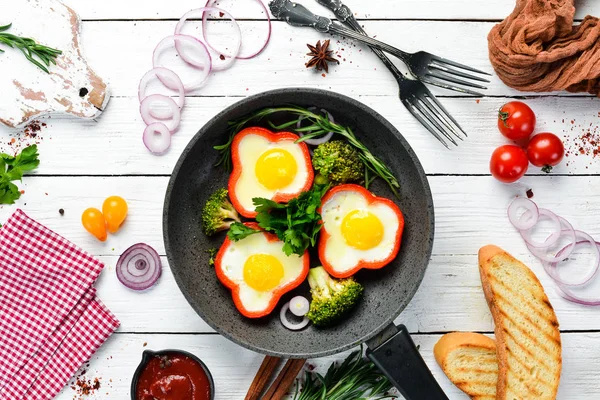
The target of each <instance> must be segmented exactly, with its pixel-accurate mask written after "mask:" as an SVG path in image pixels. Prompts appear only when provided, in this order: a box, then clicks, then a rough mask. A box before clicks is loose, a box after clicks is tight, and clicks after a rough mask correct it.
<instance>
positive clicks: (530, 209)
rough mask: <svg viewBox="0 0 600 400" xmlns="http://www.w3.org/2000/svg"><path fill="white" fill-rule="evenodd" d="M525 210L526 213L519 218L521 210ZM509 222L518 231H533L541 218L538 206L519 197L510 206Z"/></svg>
mask: <svg viewBox="0 0 600 400" xmlns="http://www.w3.org/2000/svg"><path fill="white" fill-rule="evenodd" d="M521 208H524V209H525V212H524V213H523V214H521V216H520V217H517V213H518V211H519V209H521ZM507 212H508V220H509V221H510V223H511V224H512V225H513V226H514V227H515V228H517V229H518V230H520V231H522V230H527V229H531V228H533V227H534V226H535V224H537V222H538V219H539V217H540V213H539V210H538V206H537V204H535V203H534V202H533V201H531V200H529V199H527V198H525V197H517V198H516V199H514V200H513V201H512V203H510V206H508V211H507Z"/></svg>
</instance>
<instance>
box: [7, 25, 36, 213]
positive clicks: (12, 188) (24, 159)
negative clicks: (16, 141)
mask: <svg viewBox="0 0 600 400" xmlns="http://www.w3.org/2000/svg"><path fill="white" fill-rule="evenodd" d="M0 30H1V29H0ZM39 164H40V160H39V159H38V152H37V146H36V145H35V144H34V145H32V146H29V147H26V148H25V149H23V150H22V151H21V153H20V154H18V155H17V156H16V157H13V156H11V155H8V154H5V153H2V154H0V204H13V203H14V202H15V200H17V199H18V198H19V197H21V192H20V191H19V188H18V187H17V185H15V184H14V183H12V182H11V181H20V180H21V178H23V173H24V172H27V171H32V170H34V169H35V168H37V166H38V165H39Z"/></svg>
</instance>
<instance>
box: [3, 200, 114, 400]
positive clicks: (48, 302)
mask: <svg viewBox="0 0 600 400" xmlns="http://www.w3.org/2000/svg"><path fill="white" fill-rule="evenodd" d="M103 267H104V265H103V264H102V263H101V262H100V261H98V260H97V259H95V258H94V257H92V256H91V255H89V254H88V253H86V252H84V251H83V250H81V249H80V248H78V247H77V246H75V245H74V244H72V243H71V242H69V241H68V240H66V239H64V238H63V237H61V236H59V235H57V234H56V233H54V232H52V231H51V230H50V229H48V228H46V227H45V226H43V225H41V224H40V223H38V222H36V221H34V220H32V219H31V218H29V217H28V216H27V215H25V213H24V212H23V211H21V210H17V211H16V212H15V213H14V214H13V215H12V217H10V218H9V220H8V221H7V222H6V224H4V226H3V227H2V228H1V229H0V400H48V399H52V398H53V397H54V396H56V394H58V392H60V390H61V389H62V387H63V386H64V385H65V384H66V383H67V382H68V380H69V379H70V378H71V376H73V374H74V373H75V372H76V371H77V370H78V369H79V367H80V366H81V365H82V364H83V363H84V362H85V361H87V360H88V359H89V358H90V356H91V355H92V354H93V353H94V352H95V351H96V350H97V349H98V348H99V347H100V345H102V343H103V342H104V341H105V340H106V339H107V338H108V337H109V336H110V335H111V334H112V333H113V331H114V330H115V329H117V327H118V326H119V321H118V320H117V319H116V318H115V317H114V316H113V315H112V313H111V312H110V311H109V310H108V309H107V308H106V307H105V306H104V305H103V304H102V303H101V302H100V301H99V300H98V299H97V298H96V289H95V288H94V287H93V286H92V285H93V283H94V282H95V281H96V279H97V278H98V275H99V274H100V271H101V270H102V268H103Z"/></svg>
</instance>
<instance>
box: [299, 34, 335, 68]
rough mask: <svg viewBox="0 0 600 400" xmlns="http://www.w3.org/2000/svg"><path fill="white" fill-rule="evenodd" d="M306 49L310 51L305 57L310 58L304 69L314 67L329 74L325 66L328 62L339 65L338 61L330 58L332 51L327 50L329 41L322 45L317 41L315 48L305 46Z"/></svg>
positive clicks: (308, 45)
mask: <svg viewBox="0 0 600 400" xmlns="http://www.w3.org/2000/svg"><path fill="white" fill-rule="evenodd" d="M306 47H308V49H309V50H310V53H306V55H307V56H311V57H312V58H311V59H310V60H309V61H308V62H307V63H306V68H311V67H315V68H316V69H318V70H319V71H321V70H325V72H329V67H328V65H327V63H328V62H335V63H338V64H339V63H340V62H339V60H336V59H335V58H333V57H332V56H331V55H332V54H333V50H329V39H328V40H326V41H324V42H323V44H322V45H321V41H320V40H319V41H318V42H317V44H316V46H311V45H310V44H307V45H306Z"/></svg>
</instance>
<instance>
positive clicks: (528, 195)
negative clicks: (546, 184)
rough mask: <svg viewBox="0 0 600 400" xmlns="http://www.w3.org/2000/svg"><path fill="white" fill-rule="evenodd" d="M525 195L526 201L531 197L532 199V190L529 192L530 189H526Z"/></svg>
mask: <svg viewBox="0 0 600 400" xmlns="http://www.w3.org/2000/svg"><path fill="white" fill-rule="evenodd" d="M526 194H527V198H528V199H530V198H532V197H533V190H531V189H527V192H526Z"/></svg>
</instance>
